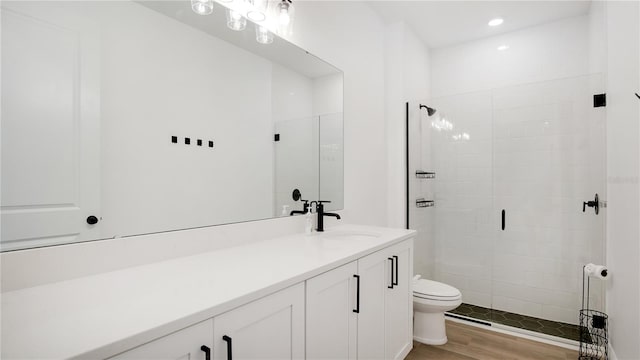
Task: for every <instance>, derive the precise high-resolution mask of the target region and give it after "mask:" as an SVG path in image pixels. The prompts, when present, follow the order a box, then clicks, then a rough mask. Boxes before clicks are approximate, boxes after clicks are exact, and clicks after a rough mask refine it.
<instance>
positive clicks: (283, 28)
mask: <svg viewBox="0 0 640 360" xmlns="http://www.w3.org/2000/svg"><path fill="white" fill-rule="evenodd" d="M294 11H295V9H294V7H293V5H292V4H291V2H290V1H289V0H281V1H280V2H279V3H278V6H277V8H276V16H277V20H276V23H277V26H278V34H280V35H290V34H291V29H292V28H293V14H294Z"/></svg>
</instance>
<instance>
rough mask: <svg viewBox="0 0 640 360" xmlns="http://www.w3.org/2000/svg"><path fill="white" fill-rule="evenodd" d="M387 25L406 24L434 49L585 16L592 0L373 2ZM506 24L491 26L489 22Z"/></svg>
mask: <svg viewBox="0 0 640 360" xmlns="http://www.w3.org/2000/svg"><path fill="white" fill-rule="evenodd" d="M368 4H369V6H370V7H371V8H372V9H373V10H374V11H375V12H377V13H378V14H379V15H380V17H381V18H382V19H383V20H384V21H385V22H386V23H393V22H397V21H404V22H405V23H406V24H407V25H408V26H409V27H410V28H411V29H412V30H413V31H414V32H415V33H416V34H417V35H418V37H420V38H421V39H422V41H423V42H424V43H425V45H427V46H428V47H430V48H438V47H445V46H450V45H454V44H458V43H462V42H465V41H470V40H477V39H480V38H484V37H488V36H493V35H497V34H502V33H505V32H510V31H514V30H519V29H522V28H526V27H529V26H534V25H539V24H543V23H547V22H551V21H556V20H559V19H562V18H567V17H572V16H578V15H584V14H587V13H588V12H589V8H590V4H591V1H415V0H414V1H403V0H397V1H393V0H386V1H369V2H368ZM496 17H501V18H503V19H504V23H503V24H502V25H500V26H496V27H490V26H488V25H487V23H488V22H489V20H491V19H493V18H496Z"/></svg>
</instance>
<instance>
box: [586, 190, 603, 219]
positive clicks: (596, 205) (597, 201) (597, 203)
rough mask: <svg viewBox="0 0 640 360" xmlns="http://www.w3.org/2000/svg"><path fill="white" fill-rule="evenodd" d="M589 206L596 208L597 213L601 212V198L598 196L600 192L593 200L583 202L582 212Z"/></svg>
mask: <svg viewBox="0 0 640 360" xmlns="http://www.w3.org/2000/svg"><path fill="white" fill-rule="evenodd" d="M587 206H588V207H592V208H593V209H594V210H595V212H596V215H598V213H599V212H600V199H599V198H598V194H596V196H595V199H594V200H593V201H591V200H590V201H584V202H583V203H582V212H585V211H587Z"/></svg>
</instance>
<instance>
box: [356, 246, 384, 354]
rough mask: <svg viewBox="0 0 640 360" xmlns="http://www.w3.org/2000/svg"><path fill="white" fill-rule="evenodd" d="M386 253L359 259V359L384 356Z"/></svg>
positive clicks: (381, 252) (379, 252) (382, 252)
mask: <svg viewBox="0 0 640 360" xmlns="http://www.w3.org/2000/svg"><path fill="white" fill-rule="evenodd" d="M387 253H388V251H386V250H382V251H378V252H376V253H373V254H371V255H369V256H366V257H364V258H361V259H358V274H359V275H360V312H359V313H358V359H367V360H370V359H384V358H385V319H384V316H385V296H386V290H387V287H388V286H391V281H392V279H391V261H390V260H389V259H388V255H387Z"/></svg>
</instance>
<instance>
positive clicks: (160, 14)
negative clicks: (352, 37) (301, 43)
mask: <svg viewBox="0 0 640 360" xmlns="http://www.w3.org/2000/svg"><path fill="white" fill-rule="evenodd" d="M206 3H207V4H209V2H206ZM210 4H211V5H212V9H211V13H210V14H208V15H200V14H198V13H196V12H194V11H193V10H192V5H191V2H190V1H159V2H146V1H143V2H132V1H117V2H56V1H47V2H9V1H3V2H2V29H1V30H2V69H1V70H2V89H1V90H2V105H3V106H2V169H1V170H2V199H1V200H2V242H1V249H2V250H4V251H6V250H15V249H23V248H29V247H39V246H48V245H56V244H64V243H70V242H78V241H88V240H96V239H105V238H113V237H121V236H131V235H137V234H148V233H155V232H162V231H170V230H178V229H187V228H194V227H202V226H210V225H217V224H226V223H234V222H241V221H249V220H257V219H266V218H271V217H278V216H289V215H290V213H291V211H293V210H300V209H302V205H301V200H303V199H308V200H318V199H320V200H329V201H331V203H330V204H327V209H329V210H335V209H341V208H342V206H343V205H342V204H343V116H342V112H343V110H342V109H343V101H342V99H343V96H342V94H343V74H342V72H341V71H340V70H339V69H337V68H335V67H334V66H332V65H330V64H328V63H326V62H324V61H322V60H320V59H318V58H317V57H315V56H313V55H310V54H308V53H307V52H306V51H304V50H303V49H300V48H298V47H296V46H294V45H292V44H291V43H288V42H287V41H285V40H284V39H282V38H280V37H278V36H277V35H275V36H274V34H273V33H271V32H270V31H268V30H266V28H261V27H260V26H257V25H254V24H253V23H252V22H251V21H246V19H245V21H246V24H245V28H244V29H243V30H242V31H234V30H231V29H230V27H229V26H228V19H227V14H226V13H227V12H228V11H226V9H225V8H224V7H223V6H221V5H219V4H217V3H210ZM260 35H262V36H263V39H264V38H265V37H266V38H267V39H268V38H270V39H271V40H272V41H262V42H259V41H258V40H259V39H260ZM295 189H298V190H299V192H300V194H301V199H300V200H298V201H294V199H293V196H292V194H293V191H294V190H295Z"/></svg>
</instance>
